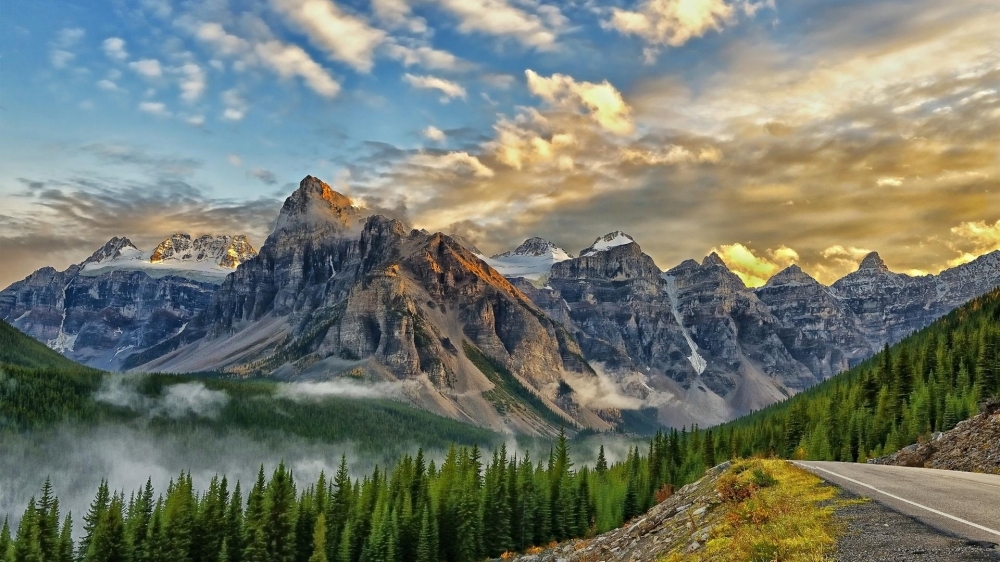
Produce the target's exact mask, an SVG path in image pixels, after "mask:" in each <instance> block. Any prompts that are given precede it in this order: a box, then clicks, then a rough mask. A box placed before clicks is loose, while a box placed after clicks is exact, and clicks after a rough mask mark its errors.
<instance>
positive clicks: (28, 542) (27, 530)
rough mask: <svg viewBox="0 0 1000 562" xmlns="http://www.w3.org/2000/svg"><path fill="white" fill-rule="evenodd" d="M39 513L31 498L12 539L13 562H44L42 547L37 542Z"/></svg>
mask: <svg viewBox="0 0 1000 562" xmlns="http://www.w3.org/2000/svg"><path fill="white" fill-rule="evenodd" d="M39 516H40V513H39V512H38V508H37V506H36V504H35V498H31V501H30V502H28V507H27V508H26V509H25V510H24V515H23V516H21V524H20V525H18V527H17V536H16V537H15V538H14V548H13V556H12V557H11V559H12V561H13V562H46V560H45V558H44V557H43V556H42V547H41V544H40V542H39V527H38V519H39Z"/></svg>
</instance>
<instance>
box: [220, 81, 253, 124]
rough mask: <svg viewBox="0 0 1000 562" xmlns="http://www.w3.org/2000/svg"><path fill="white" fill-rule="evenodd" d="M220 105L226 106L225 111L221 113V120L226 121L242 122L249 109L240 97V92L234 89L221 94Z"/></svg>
mask: <svg viewBox="0 0 1000 562" xmlns="http://www.w3.org/2000/svg"><path fill="white" fill-rule="evenodd" d="M222 103H223V105H225V106H226V109H225V111H223V112H222V118H223V119H225V120H226V121H240V120H242V119H243V117H245V116H246V113H247V109H249V106H248V105H247V102H246V100H244V99H243V97H242V96H240V92H239V91H238V90H236V89H235V88H234V89H231V90H226V91H225V92H222Z"/></svg>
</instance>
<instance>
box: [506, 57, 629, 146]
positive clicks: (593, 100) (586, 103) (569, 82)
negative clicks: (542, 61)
mask: <svg viewBox="0 0 1000 562" xmlns="http://www.w3.org/2000/svg"><path fill="white" fill-rule="evenodd" d="M524 74H525V76H527V77H528V90H530V91H531V93H532V94H534V95H536V96H538V97H540V98H542V99H543V100H545V101H547V102H549V103H551V104H555V105H561V106H564V107H569V108H574V109H575V108H577V107H581V106H582V107H583V108H584V109H585V110H586V111H587V113H588V114H589V115H590V116H591V117H592V118H593V119H594V121H596V122H597V123H599V124H600V125H601V127H603V128H604V129H606V130H608V131H610V132H612V133H615V134H617V135H627V134H631V133H632V131H633V130H635V125H634V124H633V123H632V117H631V113H632V109H631V108H630V107H629V106H628V104H627V103H625V100H624V99H623V98H622V95H621V92H619V91H618V90H616V89H615V87H614V86H612V85H611V83H610V82H608V81H606V80H605V81H604V82H601V83H600V84H594V83H591V82H577V81H576V80H574V79H573V78H572V77H571V76H566V75H565V74H553V75H552V76H550V77H548V78H545V77H543V76H540V75H539V74H538V73H536V72H535V71H534V70H531V69H528V70H526V71H524Z"/></svg>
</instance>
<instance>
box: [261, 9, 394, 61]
mask: <svg viewBox="0 0 1000 562" xmlns="http://www.w3.org/2000/svg"><path fill="white" fill-rule="evenodd" d="M271 5H272V6H274V8H275V9H276V10H278V11H279V12H281V13H283V14H284V15H285V16H286V17H288V18H289V19H290V20H292V21H293V22H295V23H296V24H297V25H298V26H299V27H301V28H302V30H303V31H305V33H306V35H307V36H308V37H309V40H310V41H311V42H312V43H313V44H314V45H316V46H317V47H319V48H321V49H323V50H325V51H326V52H327V54H329V56H330V57H331V58H332V59H335V60H338V61H341V62H344V63H347V64H349V65H351V66H352V67H354V68H355V69H357V70H360V71H362V72H368V71H370V70H371V68H372V65H373V61H372V59H373V54H374V51H375V48H376V47H378V45H379V44H380V43H381V42H382V41H383V40H384V39H385V32H384V31H382V30H381V29H377V28H374V27H372V26H371V25H369V24H368V22H366V21H365V20H363V19H361V18H360V17H357V16H355V15H352V14H348V13H346V12H344V11H343V10H341V9H340V7H338V6H337V5H336V4H334V3H333V2H331V1H330V0H271Z"/></svg>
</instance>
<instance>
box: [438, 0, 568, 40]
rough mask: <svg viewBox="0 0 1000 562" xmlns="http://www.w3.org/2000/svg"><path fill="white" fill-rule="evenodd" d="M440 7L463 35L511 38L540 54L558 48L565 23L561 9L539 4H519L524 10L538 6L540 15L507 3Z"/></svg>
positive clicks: (482, 0) (449, 0)
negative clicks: (539, 51) (541, 51)
mask: <svg viewBox="0 0 1000 562" xmlns="http://www.w3.org/2000/svg"><path fill="white" fill-rule="evenodd" d="M440 5H441V7H443V8H444V9H446V10H448V11H449V12H451V13H452V14H453V15H454V16H455V17H457V18H458V20H459V24H458V31H459V32H461V33H466V34H468V33H484V34H487V35H494V36H497V37H512V38H514V39H517V40H518V41H520V42H521V43H522V44H524V45H526V46H528V47H534V48H537V49H541V50H547V49H552V48H553V47H554V46H555V42H556V38H557V36H558V32H559V29H560V27H561V26H562V24H563V22H564V21H565V20H564V18H563V16H562V14H561V13H560V12H559V10H558V8H556V7H555V6H547V5H541V4H538V3H528V2H524V3H520V6H525V7H527V6H535V7H536V12H537V13H530V12H528V11H526V10H525V9H522V8H521V7H519V6H515V5H513V4H512V3H511V2H509V1H508V0H441V1H440Z"/></svg>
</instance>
